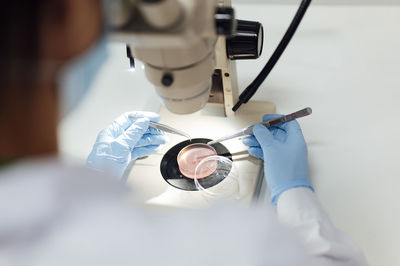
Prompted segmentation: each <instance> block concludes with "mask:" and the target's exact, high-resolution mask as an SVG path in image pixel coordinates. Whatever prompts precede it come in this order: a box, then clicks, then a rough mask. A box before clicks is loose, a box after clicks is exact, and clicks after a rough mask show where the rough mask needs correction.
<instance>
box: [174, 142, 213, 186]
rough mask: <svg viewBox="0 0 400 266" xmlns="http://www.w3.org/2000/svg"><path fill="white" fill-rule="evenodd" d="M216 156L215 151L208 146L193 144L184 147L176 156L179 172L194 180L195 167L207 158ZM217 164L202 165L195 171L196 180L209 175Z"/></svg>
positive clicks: (210, 162) (211, 162)
mask: <svg viewBox="0 0 400 266" xmlns="http://www.w3.org/2000/svg"><path fill="white" fill-rule="evenodd" d="M215 155H217V151H216V150H215V149H214V148H213V147H212V146H211V145H208V144H204V143H194V144H190V145H188V146H186V147H184V148H183V149H182V150H181V151H180V152H179V154H178V157H177V162H178V167H179V171H181V173H182V174H183V175H184V176H186V177H188V178H191V179H194V177H195V174H196V167H197V166H198V164H199V163H200V162H201V161H202V160H203V159H204V158H207V157H210V156H215ZM217 166H218V164H217V163H216V162H215V161H209V162H208V163H203V164H202V166H201V167H200V168H199V169H198V170H197V179H202V178H205V177H207V176H209V175H211V174H212V173H213V172H214V171H215V170H216V169H217Z"/></svg>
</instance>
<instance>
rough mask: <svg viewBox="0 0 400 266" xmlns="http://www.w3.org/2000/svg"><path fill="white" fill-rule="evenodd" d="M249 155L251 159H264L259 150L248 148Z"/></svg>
mask: <svg viewBox="0 0 400 266" xmlns="http://www.w3.org/2000/svg"><path fill="white" fill-rule="evenodd" d="M249 154H250V155H251V156H253V157H256V158H258V159H263V158H264V153H263V151H262V149H261V148H256V147H250V148H249Z"/></svg>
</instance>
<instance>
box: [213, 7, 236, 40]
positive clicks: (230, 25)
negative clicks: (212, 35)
mask: <svg viewBox="0 0 400 266" xmlns="http://www.w3.org/2000/svg"><path fill="white" fill-rule="evenodd" d="M215 31H216V33H217V34H218V35H225V36H232V35H233V34H235V32H236V19H235V10H233V8H231V7H218V8H217V10H216V12H215Z"/></svg>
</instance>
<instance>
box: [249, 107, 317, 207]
mask: <svg viewBox="0 0 400 266" xmlns="http://www.w3.org/2000/svg"><path fill="white" fill-rule="evenodd" d="M279 116H281V115H264V117H263V121H268V120H271V119H274V118H277V117H279ZM243 143H244V144H245V145H247V146H249V153H250V154H251V155H253V156H255V157H257V158H259V159H263V160H264V173H265V177H266V179H267V185H268V188H269V190H270V192H271V203H272V204H274V205H276V203H277V201H278V198H279V195H280V194H281V193H282V192H284V191H286V190H288V189H291V188H295V187H307V188H310V189H311V190H313V187H312V186H311V183H310V173H309V168H308V153H307V145H306V142H305V140H304V137H303V134H302V132H301V128H300V125H299V123H297V121H295V120H294V121H290V122H286V123H284V124H279V125H277V126H274V127H271V128H269V129H268V128H266V127H265V126H263V125H256V126H255V127H254V129H253V135H252V136H249V137H246V138H244V139H243Z"/></svg>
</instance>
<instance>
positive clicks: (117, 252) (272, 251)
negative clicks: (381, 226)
mask: <svg viewBox="0 0 400 266" xmlns="http://www.w3.org/2000/svg"><path fill="white" fill-rule="evenodd" d="M130 193H131V192H129V190H128V189H127V188H126V187H124V186H123V185H122V184H119V183H118V182H115V181H114V180H113V179H111V178H108V177H104V176H101V175H100V174H98V173H93V172H91V171H89V170H86V169H81V168H76V167H72V166H67V165H63V164H61V163H59V162H57V161H55V160H47V161H36V162H25V163H20V164H18V165H15V166H13V167H10V168H8V169H2V171H1V172H0V265H1V266H3V265H7V266H14V265H29V266H45V265H49V266H55V265H57V266H63V265H68V266H71V265H74V266H90V265H96V266H103V265H104V266H105V265H107V266H109V265H118V266H125V265H129V266H131V265H140V266H142V265H174V266H176V265H185V266H187V265H246V266H247V265H274V266H275V265H307V266H308V265H366V262H365V259H364V256H363V255H362V253H361V252H360V250H359V249H358V248H357V247H356V246H355V245H354V243H353V242H352V241H351V240H350V239H349V238H348V237H347V236H346V235H345V234H344V233H342V232H340V231H339V230H337V229H336V228H335V227H334V226H333V225H332V224H331V222H330V220H329V218H328V217H327V216H326V214H325V213H324V212H323V211H322V210H321V208H320V206H319V205H318V203H317V200H316V198H315V195H314V194H313V193H312V192H311V191H309V190H308V189H303V188H296V189H291V190H288V191H286V192H285V193H283V194H282V195H281V197H280V199H279V202H278V206H277V212H276V211H275V210H274V208H272V207H268V206H258V207H254V208H250V209H249V208H247V209H245V208H241V207H237V206H227V205H224V206H222V205H221V206H216V207H213V208H211V209H202V210H169V211H168V212H167V211H159V210H158V211H154V210H152V211H150V210H149V209H146V208H144V207H143V206H141V205H140V204H138V203H132V202H131V201H129V200H128V199H129V198H130V197H129V194H130ZM276 214H277V215H276Z"/></svg>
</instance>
